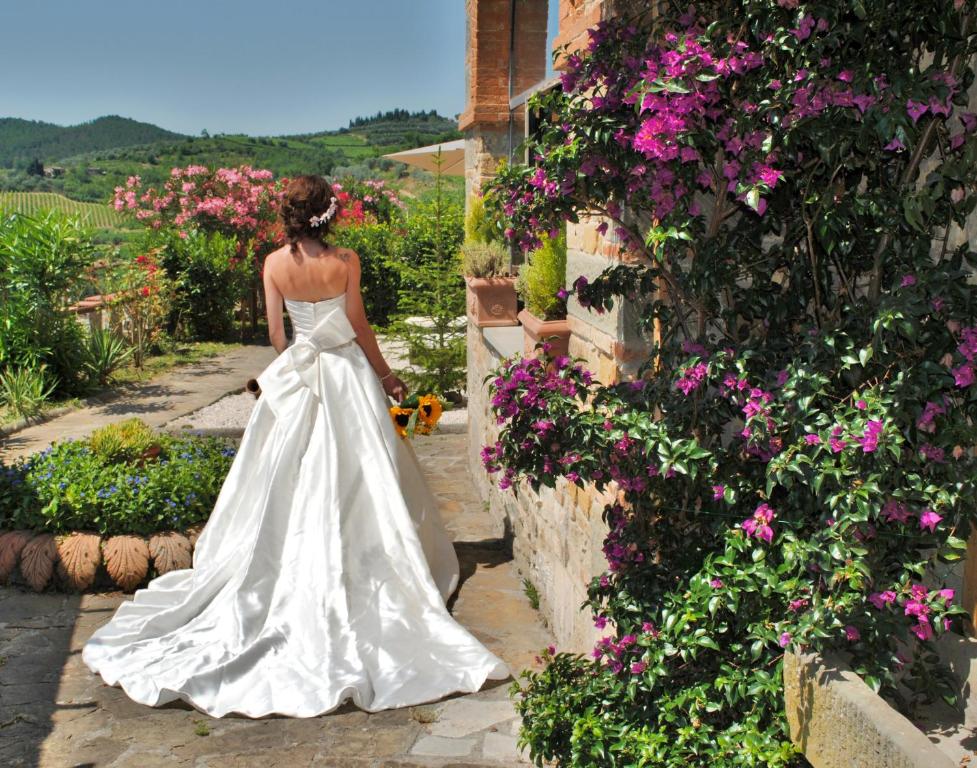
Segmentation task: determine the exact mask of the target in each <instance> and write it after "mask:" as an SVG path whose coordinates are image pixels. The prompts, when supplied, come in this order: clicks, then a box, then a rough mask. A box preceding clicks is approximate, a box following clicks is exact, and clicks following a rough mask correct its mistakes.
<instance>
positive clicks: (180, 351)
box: [112, 341, 238, 384]
mask: <svg viewBox="0 0 977 768" xmlns="http://www.w3.org/2000/svg"><path fill="white" fill-rule="evenodd" d="M237 346H238V345H237V344H230V343H225V342H220V341H195V342H181V343H178V344H177V345H176V346H175V347H174V348H173V349H172V350H171V351H167V352H163V353H162V354H159V355H153V356H151V357H148V358H146V359H145V360H144V361H143V366H142V368H136V367H134V366H131V365H130V366H128V367H126V368H122V369H120V370H118V371H116V372H115V374H113V377H112V378H113V380H114V381H115V383H116V384H139V383H142V382H144V381H148V380H149V379H152V378H155V377H156V376H159V375H160V374H162V373H166V372H167V371H169V370H171V369H173V368H176V367H178V366H181V365H190V364H192V363H196V362H199V361H200V360H205V359H207V358H208V357H216V356H217V355H220V354H223V353H224V352H228V351H230V350H232V349H234V348H235V347H237Z"/></svg>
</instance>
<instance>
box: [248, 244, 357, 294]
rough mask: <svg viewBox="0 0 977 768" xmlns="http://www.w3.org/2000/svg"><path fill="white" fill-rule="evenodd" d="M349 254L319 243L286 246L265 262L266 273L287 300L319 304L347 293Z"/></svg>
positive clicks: (342, 249)
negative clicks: (344, 292) (267, 272)
mask: <svg viewBox="0 0 977 768" xmlns="http://www.w3.org/2000/svg"><path fill="white" fill-rule="evenodd" d="M349 253H350V252H349V251H348V250H347V249H345V248H337V247H336V246H329V247H325V246H322V245H321V244H319V243H307V242H302V243H299V244H298V245H297V246H296V247H295V248H292V247H291V246H288V245H286V246H284V247H283V248H279V249H278V250H277V251H275V252H274V253H272V254H270V255H269V256H268V258H267V259H266V260H265V270H266V271H270V273H271V279H272V280H273V281H274V283H275V286H276V287H277V288H278V290H279V292H280V293H281V294H282V296H283V297H284V298H286V299H292V300H293V301H319V300H321V299H328V298H331V297H333V296H338V295H339V294H341V293H343V291H345V290H346V279H347V274H348V272H349V265H348V263H347V262H348V260H349Z"/></svg>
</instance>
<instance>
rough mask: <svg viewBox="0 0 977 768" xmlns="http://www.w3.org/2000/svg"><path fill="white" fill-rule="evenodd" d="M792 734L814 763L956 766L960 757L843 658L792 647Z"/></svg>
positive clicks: (850, 767) (788, 697) (787, 691)
mask: <svg viewBox="0 0 977 768" xmlns="http://www.w3.org/2000/svg"><path fill="white" fill-rule="evenodd" d="M784 699H785V705H786V707H785V708H786V711H787V721H788V723H789V725H790V736H791V740H792V741H793V742H794V744H796V745H797V746H798V748H799V749H800V750H801V751H802V752H803V753H804V756H805V757H806V758H807V760H808V761H809V762H810V763H811V765H813V766H814V768H876V766H883V765H884V766H886V768H956V765H957V764H956V763H955V762H954V761H953V760H951V759H950V757H949V756H947V755H946V754H945V753H944V752H943V751H941V750H940V749H939V747H937V746H936V745H935V744H933V743H932V742H931V741H930V740H929V739H928V738H927V737H926V735H925V734H924V733H923V732H922V731H920V730H919V729H918V728H917V727H916V726H915V725H913V724H912V723H911V722H910V721H909V720H908V719H907V718H905V717H904V716H903V715H901V714H899V712H897V711H896V710H895V709H894V708H893V707H891V706H889V704H887V703H886V701H885V700H884V699H883V698H882V697H881V696H879V695H878V694H877V693H875V692H874V691H873V690H872V689H871V688H869V687H868V685H866V684H865V682H864V681H863V680H862V679H861V678H860V677H859V676H858V675H856V674H855V673H854V672H853V671H852V670H851V668H850V667H849V666H848V665H847V664H845V662H844V661H842V660H841V659H839V658H837V657H835V656H832V657H829V658H827V659H825V658H822V657H820V656H818V655H816V654H803V655H798V654H796V653H791V652H788V653H786V654H785V655H784Z"/></svg>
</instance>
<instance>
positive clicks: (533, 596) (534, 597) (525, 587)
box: [522, 579, 539, 611]
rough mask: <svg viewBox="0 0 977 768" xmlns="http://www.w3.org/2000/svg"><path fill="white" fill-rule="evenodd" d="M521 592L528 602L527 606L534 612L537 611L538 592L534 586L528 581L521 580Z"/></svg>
mask: <svg viewBox="0 0 977 768" xmlns="http://www.w3.org/2000/svg"><path fill="white" fill-rule="evenodd" d="M522 591H523V593H524V594H525V595H526V597H527V598H528V600H529V605H530V606H531V607H532V609H533V610H534V611H538V610H539V591H538V590H537V589H536V585H535V584H533V583H532V582H531V581H530V580H529V579H523V580H522Z"/></svg>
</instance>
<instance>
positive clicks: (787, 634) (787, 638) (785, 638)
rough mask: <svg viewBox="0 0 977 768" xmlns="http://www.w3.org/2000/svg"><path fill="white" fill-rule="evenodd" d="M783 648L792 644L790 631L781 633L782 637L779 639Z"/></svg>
mask: <svg viewBox="0 0 977 768" xmlns="http://www.w3.org/2000/svg"><path fill="white" fill-rule="evenodd" d="M777 643H778V644H779V645H780V647H781V648H786V647H787V646H788V645H790V632H784V633H782V634H781V635H780V639H779V640H778V641H777Z"/></svg>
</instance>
